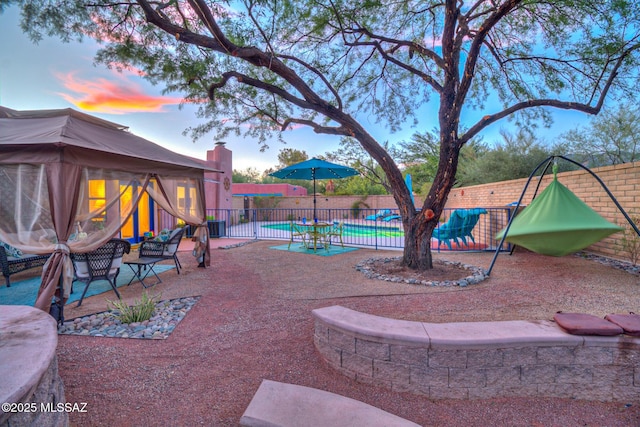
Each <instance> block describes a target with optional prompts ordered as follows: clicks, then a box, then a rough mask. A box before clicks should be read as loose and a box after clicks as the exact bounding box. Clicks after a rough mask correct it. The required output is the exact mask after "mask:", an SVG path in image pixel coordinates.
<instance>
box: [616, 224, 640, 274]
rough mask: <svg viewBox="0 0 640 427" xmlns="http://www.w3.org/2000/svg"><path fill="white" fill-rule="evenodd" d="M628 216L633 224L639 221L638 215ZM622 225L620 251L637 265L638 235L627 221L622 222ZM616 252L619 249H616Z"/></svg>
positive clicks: (639, 256)
mask: <svg viewBox="0 0 640 427" xmlns="http://www.w3.org/2000/svg"><path fill="white" fill-rule="evenodd" d="M629 217H630V218H631V220H632V221H633V223H634V224H636V225H638V224H639V223H640V215H638V214H632V215H630V216H629ZM622 227H623V228H624V231H623V232H622V237H621V238H620V247H621V251H622V252H624V254H625V255H626V258H627V259H628V260H629V261H630V262H631V264H633V265H637V264H638V261H640V236H638V233H636V231H635V230H634V229H633V227H631V225H630V224H629V223H626V224H623V225H622ZM616 252H620V251H619V250H616Z"/></svg>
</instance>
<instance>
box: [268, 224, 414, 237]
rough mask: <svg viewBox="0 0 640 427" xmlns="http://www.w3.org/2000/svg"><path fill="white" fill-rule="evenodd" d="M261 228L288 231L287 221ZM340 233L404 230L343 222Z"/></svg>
mask: <svg viewBox="0 0 640 427" xmlns="http://www.w3.org/2000/svg"><path fill="white" fill-rule="evenodd" d="M262 228H268V229H271V230H283V231H289V223H288V222H283V223H277V224H264V225H262ZM342 235H343V236H345V237H370V236H371V237H373V236H379V237H380V236H382V237H402V236H404V232H403V231H402V230H401V229H399V228H394V227H375V226H372V225H360V224H349V223H345V224H344V225H343V227H342Z"/></svg>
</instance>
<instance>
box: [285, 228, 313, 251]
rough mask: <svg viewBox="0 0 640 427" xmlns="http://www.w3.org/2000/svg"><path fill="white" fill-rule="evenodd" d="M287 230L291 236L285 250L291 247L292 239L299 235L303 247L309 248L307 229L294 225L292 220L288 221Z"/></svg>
mask: <svg viewBox="0 0 640 427" xmlns="http://www.w3.org/2000/svg"><path fill="white" fill-rule="evenodd" d="M289 230H290V231H291V238H290V239H289V246H288V247H287V250H289V249H291V244H292V243H293V239H294V238H296V237H299V238H300V239H302V245H303V246H304V247H305V248H309V246H308V245H307V237H308V236H307V230H304V229H303V228H302V227H299V226H298V225H296V224H295V223H294V222H293V221H291V222H290V223H289Z"/></svg>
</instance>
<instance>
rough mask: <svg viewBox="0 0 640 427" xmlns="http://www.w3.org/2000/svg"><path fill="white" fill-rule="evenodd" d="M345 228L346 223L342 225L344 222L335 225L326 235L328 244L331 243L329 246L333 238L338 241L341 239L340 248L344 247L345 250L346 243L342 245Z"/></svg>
mask: <svg viewBox="0 0 640 427" xmlns="http://www.w3.org/2000/svg"><path fill="white" fill-rule="evenodd" d="M343 227H344V223H342V222H340V223H338V224H333V226H332V227H331V229H330V230H329V231H328V232H327V233H326V234H325V235H326V240H327V242H329V243H328V244H331V238H332V237H337V238H338V239H340V246H342V247H343V248H344V243H342V228H343Z"/></svg>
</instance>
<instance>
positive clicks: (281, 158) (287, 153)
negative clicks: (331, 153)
mask: <svg viewBox="0 0 640 427" xmlns="http://www.w3.org/2000/svg"><path fill="white" fill-rule="evenodd" d="M305 160H309V155H308V154H307V153H306V152H305V151H304V150H303V151H301V150H296V149H295V148H283V149H281V150H280V152H279V153H278V162H279V165H278V169H280V168H285V167H287V166H291V165H295V164H296V163H300V162H304V161H305Z"/></svg>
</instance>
